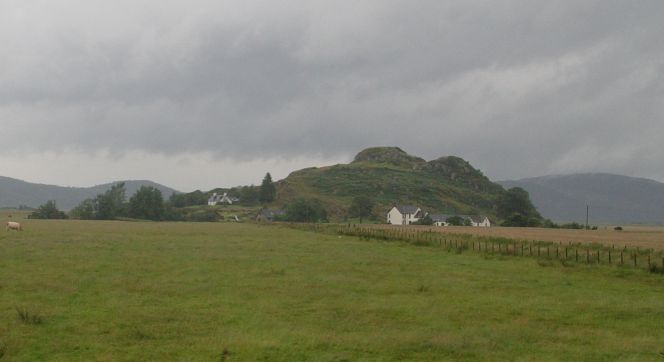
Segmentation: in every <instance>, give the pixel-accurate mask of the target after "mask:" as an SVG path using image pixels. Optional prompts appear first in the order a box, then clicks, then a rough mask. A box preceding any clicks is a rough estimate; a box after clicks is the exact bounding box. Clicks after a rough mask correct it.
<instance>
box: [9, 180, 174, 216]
mask: <svg viewBox="0 0 664 362" xmlns="http://www.w3.org/2000/svg"><path fill="white" fill-rule="evenodd" d="M118 182H124V183H125V189H126V192H127V198H129V197H130V196H131V195H133V194H134V193H136V191H137V190H138V189H139V188H140V187H141V186H152V187H155V188H157V189H159V190H160V191H161V192H162V194H163V195H164V198H169V197H170V196H171V195H172V194H173V193H174V192H176V191H175V190H173V189H172V188H170V187H166V186H164V185H160V184H158V183H155V182H152V181H145V180H131V181H118ZM116 183H117V182H112V183H108V184H103V185H97V186H92V187H62V186H55V185H44V184H36V183H30V182H26V181H22V180H17V179H13V178H9V177H3V176H0V207H18V206H20V205H25V206H29V207H38V206H39V205H41V204H43V203H45V202H46V201H48V200H55V202H56V204H57V205H58V208H60V209H62V210H69V209H72V208H73V207H74V206H76V205H78V204H79V203H80V202H81V201H83V200H85V199H87V198H92V197H95V196H97V195H98V194H101V193H103V192H105V191H106V190H108V189H110V188H111V186H112V185H114V184H116Z"/></svg>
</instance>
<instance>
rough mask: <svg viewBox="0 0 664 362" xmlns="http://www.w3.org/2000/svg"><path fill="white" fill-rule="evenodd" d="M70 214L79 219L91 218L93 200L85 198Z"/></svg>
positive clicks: (93, 212)
mask: <svg viewBox="0 0 664 362" xmlns="http://www.w3.org/2000/svg"><path fill="white" fill-rule="evenodd" d="M69 213H70V214H71V216H73V217H76V218H79V219H81V220H93V219H95V218H96V216H95V200H93V199H85V200H83V201H82V202H81V203H80V204H78V206H76V207H75V208H73V209H72V210H71V211H70V212H69Z"/></svg>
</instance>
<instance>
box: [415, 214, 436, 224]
mask: <svg viewBox="0 0 664 362" xmlns="http://www.w3.org/2000/svg"><path fill="white" fill-rule="evenodd" d="M413 224H414V225H433V219H432V218H431V216H429V215H425V216H424V217H423V218H421V219H419V220H417V221H416V222H414V223H413Z"/></svg>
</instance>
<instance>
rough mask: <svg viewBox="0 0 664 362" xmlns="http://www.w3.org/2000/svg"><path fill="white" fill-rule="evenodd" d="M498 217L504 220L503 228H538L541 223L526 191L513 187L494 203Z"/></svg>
mask: <svg viewBox="0 0 664 362" xmlns="http://www.w3.org/2000/svg"><path fill="white" fill-rule="evenodd" d="M496 209H497V210H496V211H497V212H498V217H500V218H503V219H505V222H504V223H503V225H504V226H538V225H540V224H541V223H542V222H543V218H542V215H540V213H539V212H537V209H535V206H534V205H533V203H532V202H531V201H530V195H528V191H526V190H524V189H522V188H520V187H513V188H511V189H509V190H507V191H506V192H505V193H503V194H501V195H500V197H499V198H498V201H497V203H496Z"/></svg>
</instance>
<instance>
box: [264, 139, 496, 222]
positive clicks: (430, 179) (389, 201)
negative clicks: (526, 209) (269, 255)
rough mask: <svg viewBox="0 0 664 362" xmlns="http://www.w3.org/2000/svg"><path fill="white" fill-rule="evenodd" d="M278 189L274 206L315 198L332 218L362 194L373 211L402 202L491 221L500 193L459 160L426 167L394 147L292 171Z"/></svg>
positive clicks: (433, 163) (435, 162) (494, 185)
mask: <svg viewBox="0 0 664 362" xmlns="http://www.w3.org/2000/svg"><path fill="white" fill-rule="evenodd" d="M277 189H278V197H277V200H276V202H275V203H276V204H279V205H285V204H288V202H290V201H291V200H293V199H295V198H297V197H310V198H318V199H320V200H321V201H322V202H323V203H324V205H325V206H326V207H327V209H328V211H329V212H330V213H332V214H333V215H342V214H344V212H345V211H346V210H347V208H348V207H349V205H350V202H351V200H352V199H353V197H355V196H359V195H367V196H371V197H373V198H374V200H375V201H376V203H377V204H378V205H377V207H376V211H377V212H378V211H380V212H384V211H386V210H387V208H389V207H390V206H391V205H393V204H395V203H401V204H416V205H418V206H421V207H423V208H425V209H426V210H427V211H431V212H444V213H463V214H485V215H488V216H495V214H496V208H495V205H496V201H497V198H498V197H499V196H500V195H501V194H502V193H504V192H505V190H504V189H503V187H502V186H500V185H498V184H495V183H493V182H491V181H490V180H489V179H488V178H487V177H486V176H484V175H483V174H482V172H481V171H479V170H477V169H475V168H474V167H472V166H471V165H470V164H469V163H468V162H466V161H464V160H463V159H461V158H458V157H453V156H450V157H441V158H439V159H436V160H433V161H429V162H427V161H425V160H423V159H421V158H419V157H415V156H411V155H409V154H407V153H406V152H404V151H403V150H401V149H399V148H396V147H377V148H369V149H366V150H364V151H362V152H360V153H359V154H358V155H357V156H356V157H355V159H354V161H353V162H352V163H350V164H339V165H334V166H329V167H321V168H307V169H303V170H300V171H296V172H293V173H291V174H290V175H289V176H288V177H287V178H286V179H284V180H281V181H280V182H278V184H277Z"/></svg>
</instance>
